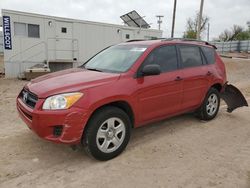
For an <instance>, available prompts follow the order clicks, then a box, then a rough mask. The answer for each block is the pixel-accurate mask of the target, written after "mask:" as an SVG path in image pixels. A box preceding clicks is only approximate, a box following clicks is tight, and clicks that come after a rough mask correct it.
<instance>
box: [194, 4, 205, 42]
mask: <svg viewBox="0 0 250 188" xmlns="http://www.w3.org/2000/svg"><path fill="white" fill-rule="evenodd" d="M203 5H204V0H201V4H200V13H199V19H198V28H197V35H196V38H197V40H200V38H201V20H202V12H203Z"/></svg>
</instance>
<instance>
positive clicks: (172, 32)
mask: <svg viewBox="0 0 250 188" xmlns="http://www.w3.org/2000/svg"><path fill="white" fill-rule="evenodd" d="M176 3H177V0H174V10H173V19H172V31H171V38H174V25H175V12H176Z"/></svg>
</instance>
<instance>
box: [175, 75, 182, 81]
mask: <svg viewBox="0 0 250 188" xmlns="http://www.w3.org/2000/svg"><path fill="white" fill-rule="evenodd" d="M181 80H183V78H181V77H180V76H177V77H176V78H175V80H174V81H181Z"/></svg>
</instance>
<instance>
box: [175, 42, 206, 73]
mask: <svg viewBox="0 0 250 188" xmlns="http://www.w3.org/2000/svg"><path fill="white" fill-rule="evenodd" d="M179 49H180V55H181V60H182V67H183V68H188V67H196V66H200V65H202V59H201V53H200V49H199V47H198V46H189V45H180V46H179Z"/></svg>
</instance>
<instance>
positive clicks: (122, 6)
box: [0, 0, 250, 39]
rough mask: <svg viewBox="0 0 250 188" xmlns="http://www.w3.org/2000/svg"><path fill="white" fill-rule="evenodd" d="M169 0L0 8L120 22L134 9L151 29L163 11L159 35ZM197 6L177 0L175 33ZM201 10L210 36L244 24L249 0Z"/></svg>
mask: <svg viewBox="0 0 250 188" xmlns="http://www.w3.org/2000/svg"><path fill="white" fill-rule="evenodd" d="M173 4H174V0H157V1H156V0H0V9H11V10H19V11H25V12H32V13H39V14H46V15H51V16H60V17H67V18H74V19H80V20H88V21H97V22H105V23H113V24H123V22H122V20H121V19H120V16H121V15H123V14H126V13H128V12H130V11H132V10H136V11H137V12H138V13H139V14H140V15H141V16H145V20H146V21H147V22H148V23H149V24H151V28H154V29H157V28H158V25H157V18H156V15H163V16H164V18H163V23H162V26H161V27H162V30H163V31H164V32H163V37H170V34H171V24H172V12H173ZM199 8H200V0H177V10H176V22H175V37H182V36H183V32H184V31H185V29H186V22H187V19H188V18H189V17H194V15H195V14H196V12H197V11H198V10H199ZM203 14H204V15H207V16H208V17H209V19H210V21H209V23H210V39H213V38H217V37H218V35H219V34H220V33H221V32H223V31H224V30H225V29H230V28H231V27H232V26H233V25H234V24H237V25H241V26H243V27H245V28H247V24H246V22H247V21H250V0H204V9H203ZM203 37H204V38H206V32H205V33H204V34H203Z"/></svg>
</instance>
